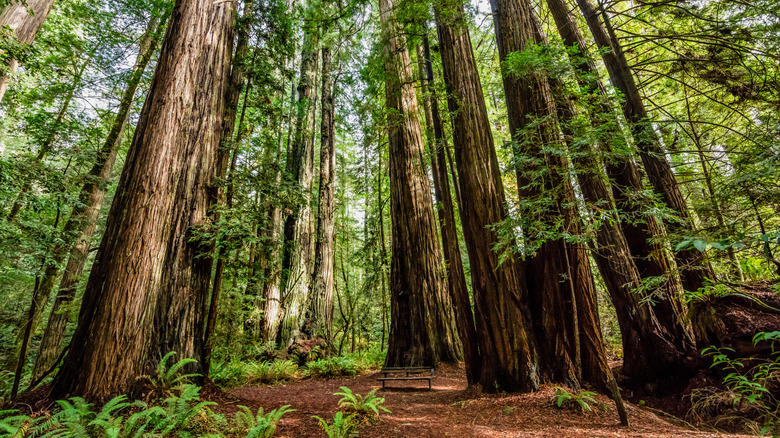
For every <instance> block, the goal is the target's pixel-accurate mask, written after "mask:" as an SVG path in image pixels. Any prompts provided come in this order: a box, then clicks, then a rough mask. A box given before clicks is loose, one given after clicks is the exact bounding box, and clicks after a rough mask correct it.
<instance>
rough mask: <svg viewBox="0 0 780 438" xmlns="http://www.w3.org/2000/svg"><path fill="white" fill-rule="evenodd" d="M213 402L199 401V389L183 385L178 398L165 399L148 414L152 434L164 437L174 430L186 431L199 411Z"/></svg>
mask: <svg viewBox="0 0 780 438" xmlns="http://www.w3.org/2000/svg"><path fill="white" fill-rule="evenodd" d="M211 405H216V403H214V402H209V401H200V388H199V387H197V386H195V385H190V384H185V385H184V386H183V387H182V391H181V394H180V395H179V396H172V397H168V398H167V399H165V400H164V401H163V403H162V406H160V407H159V409H155V410H154V412H152V413H150V414H149V417H150V424H151V426H152V432H157V433H158V434H160V435H162V436H165V435H167V434H169V433H171V432H173V431H174V430H179V429H186V428H187V426H188V425H189V423H190V422H191V421H192V420H193V419H194V418H195V417H196V416H197V415H198V414H200V413H201V411H202V410H203V409H204V408H205V407H207V406H211Z"/></svg>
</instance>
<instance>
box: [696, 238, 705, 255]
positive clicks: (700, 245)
mask: <svg viewBox="0 0 780 438" xmlns="http://www.w3.org/2000/svg"><path fill="white" fill-rule="evenodd" d="M693 247H694V248H696V249H698V250H699V251H701V252H704V250H706V249H707V242H705V241H703V240H694V241H693Z"/></svg>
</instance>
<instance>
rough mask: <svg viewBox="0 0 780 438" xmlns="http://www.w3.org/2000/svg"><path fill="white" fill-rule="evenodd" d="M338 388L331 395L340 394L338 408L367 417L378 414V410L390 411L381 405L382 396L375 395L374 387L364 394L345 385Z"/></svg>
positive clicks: (383, 401) (382, 402)
mask: <svg viewBox="0 0 780 438" xmlns="http://www.w3.org/2000/svg"><path fill="white" fill-rule="evenodd" d="M339 389H341V392H337V393H334V394H333V395H340V396H342V398H341V400H339V407H340V408H344V409H346V410H347V411H350V412H353V413H356V414H358V415H360V416H364V417H369V418H371V417H373V416H379V411H380V410H381V411H383V412H387V413H390V410H389V409H387V408H386V407H384V406H382V405H383V404H384V403H385V399H384V397H377V396H376V389H372V390H371V392H369V393H368V394H366V395H365V396H362V395H360V394H354V393H353V392H352V390H351V389H349V388H347V387H346V386H341V387H340V388H339Z"/></svg>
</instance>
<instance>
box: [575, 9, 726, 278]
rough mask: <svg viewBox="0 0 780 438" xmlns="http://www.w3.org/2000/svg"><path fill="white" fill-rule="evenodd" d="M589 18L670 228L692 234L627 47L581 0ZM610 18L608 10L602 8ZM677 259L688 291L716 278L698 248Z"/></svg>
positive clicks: (585, 14)
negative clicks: (668, 211)
mask: <svg viewBox="0 0 780 438" xmlns="http://www.w3.org/2000/svg"><path fill="white" fill-rule="evenodd" d="M577 4H578V5H579V7H580V10H581V11H582V13H583V15H584V16H585V21H586V23H587V24H588V28H590V31H591V33H592V34H593V37H594V39H595V41H596V44H598V45H599V47H602V48H604V49H605V50H603V51H602V59H603V60H604V65H605V66H606V68H607V72H608V73H609V77H610V80H611V82H612V84H613V85H614V86H615V87H616V88H617V89H618V90H620V92H621V93H622V94H623V98H624V99H625V101H624V103H623V114H624V115H625V117H626V120H628V121H629V123H630V126H631V132H632V134H633V137H634V143H635V144H636V147H637V149H638V150H639V156H640V158H641V159H642V163H643V165H644V168H645V171H646V172H647V177H648V179H649V180H650V183H651V184H652V186H653V189H654V191H655V193H656V194H657V195H658V196H660V197H661V199H662V200H663V201H664V203H666V205H667V206H668V207H669V208H670V209H672V210H673V211H674V212H675V214H676V215H677V217H678V219H679V222H678V221H667V224H666V226H667V229H668V230H670V231H671V232H673V233H679V234H691V233H694V232H695V226H694V223H693V218H691V216H690V213H689V212H688V205H687V203H686V201H685V198H684V197H683V195H682V192H681V191H680V187H679V186H678V185H677V177H676V176H675V175H674V172H673V170H672V168H671V166H670V165H669V161H668V160H667V159H666V151H665V150H664V148H663V146H662V145H661V140H660V138H659V136H658V134H657V133H656V132H655V130H654V129H653V126H652V122H651V121H650V119H649V118H648V114H647V109H646V108H645V105H644V102H643V101H642V96H641V95H640V93H639V88H638V87H637V85H636V82H635V80H634V75H633V72H632V71H631V68H630V67H629V65H628V62H627V61H626V58H625V56H624V54H623V50H622V48H621V47H620V45H619V44H618V43H617V40H616V39H615V38H614V37H613V35H610V34H608V32H612V33H614V31H613V30H612V28H611V27H610V25H609V22H608V21H606V22H604V23H602V21H601V20H600V18H599V11H598V10H597V9H596V8H595V7H594V6H593V4H592V3H591V2H590V0H577ZM600 12H601V16H602V17H604V18H605V19H607V15H606V11H603V10H602V11H600ZM675 260H676V261H677V265H678V267H679V268H680V269H681V272H680V274H681V279H682V284H683V287H684V288H685V290H688V291H695V290H697V289H699V288H700V287H702V286H703V285H704V281H705V279H706V278H714V274H713V272H712V271H711V269H710V268H709V267H708V266H707V264H706V263H705V257H704V255H703V253H701V252H699V251H698V250H695V249H686V250H682V251H677V252H676V253H675Z"/></svg>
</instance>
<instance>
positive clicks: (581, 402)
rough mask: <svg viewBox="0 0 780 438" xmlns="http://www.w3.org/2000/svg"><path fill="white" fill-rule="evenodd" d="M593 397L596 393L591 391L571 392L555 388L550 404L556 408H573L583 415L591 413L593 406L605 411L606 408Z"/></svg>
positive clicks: (558, 387)
mask: <svg viewBox="0 0 780 438" xmlns="http://www.w3.org/2000/svg"><path fill="white" fill-rule="evenodd" d="M595 396H596V393H595V392H592V391H580V392H571V391H567V390H566V389H564V388H561V387H560V386H556V387H555V394H553V399H552V402H553V404H554V405H555V406H556V407H558V408H561V409H563V408H565V407H573V408H574V409H578V410H580V411H581V412H584V413H587V412H593V406H596V407H597V408H598V409H601V410H606V409H607V406H606V405H605V404H604V403H601V402H599V401H598V400H596V399H595Z"/></svg>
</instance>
